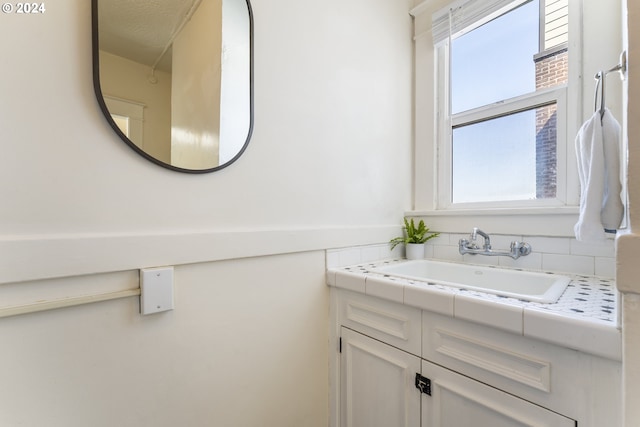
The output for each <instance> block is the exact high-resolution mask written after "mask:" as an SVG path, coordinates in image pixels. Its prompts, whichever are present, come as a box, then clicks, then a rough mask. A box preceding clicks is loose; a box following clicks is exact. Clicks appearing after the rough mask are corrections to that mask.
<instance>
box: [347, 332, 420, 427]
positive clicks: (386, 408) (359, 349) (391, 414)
mask: <svg viewBox="0 0 640 427" xmlns="http://www.w3.org/2000/svg"><path fill="white" fill-rule="evenodd" d="M341 331H342V332H341V336H342V354H341V361H340V382H341V384H340V396H341V398H340V413H341V416H340V419H341V421H340V426H341V427H420V392H419V391H418V389H416V388H415V385H414V383H415V376H416V373H417V372H420V359H419V358H418V357H416V356H414V355H411V354H409V353H406V352H404V351H402V350H398V349H397V348H395V347H391V346H390V345H387V344H384V343H382V342H380V341H376V340H374V339H372V338H369V337H367V336H364V335H362V334H360V333H358V332H354V331H352V330H350V329H347V328H344V327H343V328H342V329H341Z"/></svg>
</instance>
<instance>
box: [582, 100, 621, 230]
mask: <svg viewBox="0 0 640 427" xmlns="http://www.w3.org/2000/svg"><path fill="white" fill-rule="evenodd" d="M619 144H620V124H619V123H618V122H617V121H616V119H615V118H614V117H613V115H612V114H611V112H610V111H609V110H608V109H605V113H604V116H603V118H602V120H601V119H600V112H596V113H595V114H594V115H593V116H592V117H591V118H590V119H589V120H587V121H586V122H585V123H584V124H583V125H582V127H581V128H580V130H579V131H578V135H577V136H576V156H577V159H578V176H579V178H580V217H579V218H578V222H577V224H576V225H575V227H574V231H575V234H576V239H578V240H581V241H598V240H604V239H605V229H607V230H616V229H617V228H619V227H620V223H621V222H622V217H623V215H624V207H623V205H622V200H621V196H620V192H621V189H622V186H621V184H620V149H619Z"/></svg>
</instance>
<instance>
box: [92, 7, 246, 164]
mask: <svg viewBox="0 0 640 427" xmlns="http://www.w3.org/2000/svg"><path fill="white" fill-rule="evenodd" d="M98 1H99V0H91V32H92V40H91V46H92V56H93V89H94V92H95V95H96V99H97V101H98V105H100V109H101V110H102V113H103V114H104V116H105V119H106V120H107V122H108V123H109V125H110V126H111V128H112V129H113V131H114V132H115V133H116V135H118V136H119V137H120V139H122V140H123V141H124V142H125V143H126V144H127V145H128V146H129V147H131V148H132V149H133V151H135V152H136V153H138V154H139V155H141V156H142V157H144V158H145V159H147V160H149V161H151V162H153V163H155V164H157V165H160V166H162V167H164V168H167V169H171V170H173V171H176V172H183V173H190V174H203V173H210V172H215V171H218V170H221V169H224V168H226V167H227V166H229V165H230V164H232V163H234V162H235V161H236V160H238V158H239V157H240V156H241V155H242V154H243V153H244V151H245V150H246V148H247V146H248V145H249V140H250V139H251V135H252V134H253V119H254V117H253V10H252V9H251V3H250V1H249V0H245V1H246V3H247V12H248V15H249V129H248V131H247V139H246V140H245V142H244V144H243V145H242V148H241V149H240V151H238V153H237V154H236V155H235V156H233V158H232V159H230V160H229V161H227V162H225V163H223V164H222V165H218V166H215V167H212V168H209V169H186V168H180V167H177V166H173V165H171V164H169V163H165V162H163V161H161V160H158V159H156V158H155V157H153V156H151V155H149V154H148V153H146V152H145V151H144V150H142V149H141V148H140V147H138V146H137V145H135V144H134V143H133V142H132V141H131V140H130V139H129V138H128V137H127V136H126V135H125V134H124V133H122V131H121V130H120V128H119V127H118V125H117V124H116V122H115V121H114V120H113V118H112V117H111V112H110V111H109V109H108V108H107V104H106V103H105V101H104V97H103V95H102V88H101V87H100V55H99V47H100V45H99V35H98Z"/></svg>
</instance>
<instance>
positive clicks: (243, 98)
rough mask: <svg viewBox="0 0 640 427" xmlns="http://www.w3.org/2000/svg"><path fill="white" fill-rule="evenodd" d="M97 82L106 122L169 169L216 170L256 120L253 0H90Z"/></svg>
mask: <svg viewBox="0 0 640 427" xmlns="http://www.w3.org/2000/svg"><path fill="white" fill-rule="evenodd" d="M92 20H93V80H94V87H95V91H96V96H97V98H98V103H99V104H100V107H101V108H102V111H103V112H104V114H105V116H106V117H107V120H108V121H109V124H110V125H111V127H112V128H113V129H114V131H115V132H116V133H117V134H118V135H119V136H120V137H121V138H122V139H123V140H124V141H125V142H126V143H127V144H129V146H131V147H132V148H133V149H134V150H135V151H137V152H138V153H140V154H141V155H143V156H144V157H146V158H147V159H149V160H151V161H153V162H155V163H157V164H160V165H162V166H164V167H167V168H170V169H173V170H177V171H181V172H190V173H202V172H212V171H215V170H218V169H221V168H223V167H225V166H227V165H228V164H230V163H232V162H233V161H235V160H236V159H237V158H238V157H239V156H240V155H241V154H242V152H243V151H244V149H245V148H246V145H247V144H248V142H249V138H250V137H251V132H252V127H253V88H252V84H253V69H252V67H253V65H252V57H253V52H252V37H253V36H252V31H253V28H252V25H253V24H252V14H251V6H250V4H249V0H162V1H153V2H146V1H144V2H139V1H135V2H132V1H130V0H92Z"/></svg>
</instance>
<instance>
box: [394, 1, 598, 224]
mask: <svg viewBox="0 0 640 427" xmlns="http://www.w3.org/2000/svg"><path fill="white" fill-rule="evenodd" d="M582 1H583V0H569V26H570V28H569V41H568V43H567V47H568V50H569V52H570V53H569V83H568V84H567V85H566V87H563V88H556V89H553V91H555V90H560V91H563V92H564V93H563V94H562V93H556V95H554V96H557V101H558V102H559V103H560V104H564V105H565V108H564V109H563V113H562V114H565V115H566V120H565V121H564V123H560V120H558V126H559V128H558V129H557V131H558V132H561V133H563V134H564V135H566V137H561V136H559V137H558V150H557V156H558V162H562V165H561V166H562V167H563V168H564V171H560V170H559V171H558V177H557V179H558V181H559V187H558V188H557V198H556V199H554V200H553V201H548V200H547V201H543V200H542V199H541V200H538V204H537V205H531V204H527V203H522V201H520V202H512V203H502V204H500V205H499V204H496V203H484V204H479V203H474V204H456V205H452V204H449V205H447V204H446V203H443V201H442V196H441V195H440V188H439V187H440V186H444V185H448V186H450V183H449V184H447V181H446V180H445V179H444V178H443V170H442V166H441V164H440V163H441V162H442V161H443V160H444V159H442V158H441V157H440V156H439V154H440V153H441V152H442V151H443V147H441V146H440V143H439V141H438V138H439V136H440V135H442V126H443V124H445V121H444V120H445V118H446V117H444V116H443V115H440V114H439V111H440V108H441V107H440V106H439V105H438V102H439V99H441V95H440V96H439V91H440V92H442V91H443V87H441V86H440V85H438V84H437V80H436V73H437V72H438V68H439V67H442V66H444V65H443V64H445V63H446V61H448V57H447V56H446V55H448V50H447V51H446V52H445V51H438V49H437V48H436V46H434V43H433V37H432V31H431V30H432V28H431V24H432V16H433V14H434V13H438V12H439V11H440V10H441V9H442V3H439V2H435V1H433V0H423V2H422V3H419V4H418V5H417V6H416V7H414V8H413V9H412V10H411V15H412V16H413V17H414V49H415V61H414V64H415V104H414V117H415V128H414V135H415V146H414V183H413V188H414V198H413V207H412V209H410V210H408V211H406V212H405V214H406V215H411V216H416V217H422V218H424V219H425V221H427V222H428V223H429V225H430V227H431V228H432V229H434V230H435V229H437V230H438V231H442V232H453V233H463V232H468V230H469V229H470V228H472V227H474V226H482V227H485V229H489V230H491V232H494V233H509V234H518V235H522V234H533V235H535V234H544V235H548V236H571V235H573V225H574V224H575V222H576V220H577V214H578V204H579V191H580V187H579V182H578V175H577V168H576V158H575V149H574V141H573V140H574V138H573V137H572V136H571V135H575V134H576V133H577V131H578V129H579V127H580V126H581V124H582V122H583V121H584V119H585V118H586V117H588V114H589V111H587V110H588V109H589V108H590V107H589V108H587V107H583V89H584V88H583V76H582V73H583V66H584V65H583V62H582V61H583V58H582V26H583V24H582V18H583V17H582V13H583V12H582ZM445 60H446V61H445ZM585 86H586V87H589V88H591V87H592V85H591V82H588V83H587V84H586V85H585ZM589 93H591V89H589ZM538 95H540V96H546V95H548V94H545V95H542V91H541V93H540V94H536V96H538ZM588 96H589V95H588ZM510 101H511V102H519V100H518V98H514V99H513V100H510ZM447 102H448V101H447ZM558 108H562V107H560V106H558ZM443 111H448V109H444V110H443ZM447 124H448V123H447ZM561 127H563V128H561ZM559 166H560V165H559ZM449 182H450V178H449ZM560 183H562V184H560Z"/></svg>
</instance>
